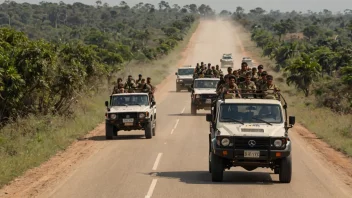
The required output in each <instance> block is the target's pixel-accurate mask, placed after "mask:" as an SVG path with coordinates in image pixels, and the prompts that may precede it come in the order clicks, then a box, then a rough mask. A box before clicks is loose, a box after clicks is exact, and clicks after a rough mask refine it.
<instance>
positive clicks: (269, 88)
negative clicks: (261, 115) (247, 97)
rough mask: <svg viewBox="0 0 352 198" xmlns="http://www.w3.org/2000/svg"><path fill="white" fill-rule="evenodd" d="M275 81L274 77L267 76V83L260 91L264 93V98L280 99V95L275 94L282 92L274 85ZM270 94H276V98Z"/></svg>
mask: <svg viewBox="0 0 352 198" xmlns="http://www.w3.org/2000/svg"><path fill="white" fill-rule="evenodd" d="M273 80H274V78H273V76H272V75H267V76H266V82H265V83H263V84H262V85H261V87H260V90H261V91H262V92H263V93H264V95H263V97H264V98H273V97H275V98H276V99H278V98H279V95H278V94H275V93H278V92H280V89H279V88H278V87H277V86H276V85H275V84H274V83H273ZM270 94H274V96H272V95H270Z"/></svg>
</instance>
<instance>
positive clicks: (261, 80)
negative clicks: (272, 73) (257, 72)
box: [256, 71, 268, 88]
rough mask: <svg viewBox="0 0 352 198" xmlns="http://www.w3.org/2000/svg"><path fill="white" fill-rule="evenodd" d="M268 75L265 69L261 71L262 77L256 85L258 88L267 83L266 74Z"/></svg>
mask: <svg viewBox="0 0 352 198" xmlns="http://www.w3.org/2000/svg"><path fill="white" fill-rule="evenodd" d="M267 75H268V73H267V72H266V71H263V72H262V73H261V79H259V80H258V81H257V82H256V86H257V87H258V88H260V87H261V86H262V84H265V83H266V76H267Z"/></svg>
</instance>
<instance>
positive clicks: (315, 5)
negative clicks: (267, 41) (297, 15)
mask: <svg viewBox="0 0 352 198" xmlns="http://www.w3.org/2000/svg"><path fill="white" fill-rule="evenodd" d="M3 1H4V0H2V2H3ZM14 1H16V2H18V3H23V2H28V3H35V4H37V3H39V2H41V1H44V0H14ZM45 1H47V2H59V0H45ZM62 1H63V2H65V3H69V4H72V3H74V2H82V3H84V4H91V5H94V4H95V2H96V0H62ZM160 1H161V0H125V2H127V3H128V4H129V5H130V6H131V5H132V6H133V5H135V4H137V3H139V2H143V3H151V4H154V5H157V4H158V3H159V2H160ZM165 1H167V2H169V4H170V5H173V4H179V5H181V6H183V5H186V4H192V3H194V4H197V5H201V4H206V5H209V6H210V7H212V8H213V9H215V10H216V11H217V12H220V11H221V10H229V11H231V12H233V11H235V10H236V7H237V6H241V7H243V8H244V9H245V10H246V11H248V10H250V9H253V8H256V7H261V8H263V9H264V10H267V11H270V10H280V11H283V12H286V11H292V10H296V11H302V12H306V11H307V10H311V11H313V12H319V11H322V10H323V9H328V10H330V11H332V12H334V13H335V12H338V11H341V12H343V11H344V10H345V9H351V10H352V0H165ZM102 2H103V3H108V4H109V5H110V6H114V5H118V4H119V3H120V2H121V1H120V0H102Z"/></svg>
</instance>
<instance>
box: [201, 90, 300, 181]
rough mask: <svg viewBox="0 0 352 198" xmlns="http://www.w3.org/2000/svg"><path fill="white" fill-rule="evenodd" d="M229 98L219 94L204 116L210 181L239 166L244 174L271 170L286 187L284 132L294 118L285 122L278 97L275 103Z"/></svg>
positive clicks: (287, 145)
mask: <svg viewBox="0 0 352 198" xmlns="http://www.w3.org/2000/svg"><path fill="white" fill-rule="evenodd" d="M241 91H243V90H241ZM241 94H243V93H241ZM277 94H279V93H277ZM229 95H231V94H223V97H221V96H220V98H218V99H217V100H216V101H214V103H212V109H211V114H207V115H206V120H207V121H208V122H210V133H209V172H210V173H211V175H212V181H213V182H221V181H222V180H223V174H224V171H225V169H230V168H231V167H236V166H240V167H242V168H244V169H246V170H247V171H252V170H255V169H256V168H260V167H261V168H271V169H272V170H274V173H275V174H279V180H280V182H281V183H290V182H291V176H292V158H291V156H292V154H291V145H292V140H291V139H290V138H289V136H288V130H289V129H290V128H292V127H293V125H294V124H295V117H294V116H290V117H289V119H288V118H287V117H288V116H287V103H286V101H285V99H284V98H283V97H282V95H281V94H280V95H279V96H280V97H279V99H276V98H267V97H265V98H264V99H260V98H258V97H257V98H246V97H245V98H236V97H234V95H233V94H232V96H230V97H229ZM242 96H243V95H242ZM227 98H228V99H227ZM280 98H281V99H280Z"/></svg>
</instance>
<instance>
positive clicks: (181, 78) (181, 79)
mask: <svg viewBox="0 0 352 198" xmlns="http://www.w3.org/2000/svg"><path fill="white" fill-rule="evenodd" d="M194 70H195V67H192V66H190V65H189V66H188V65H187V66H184V67H181V68H178V71H177V72H176V73H175V75H177V78H176V91H177V92H180V91H181V90H184V89H186V90H188V89H189V87H190V86H191V85H192V81H193V74H194Z"/></svg>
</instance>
